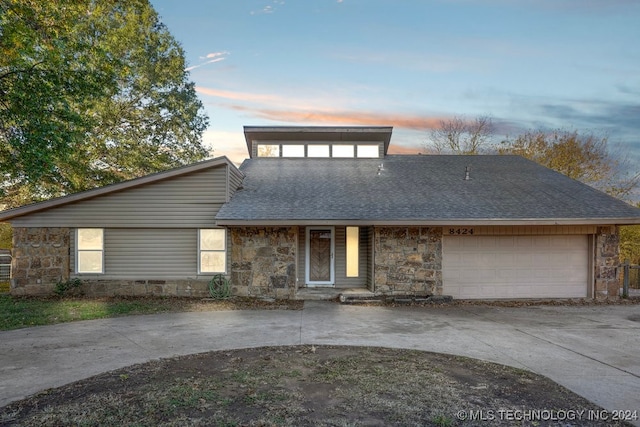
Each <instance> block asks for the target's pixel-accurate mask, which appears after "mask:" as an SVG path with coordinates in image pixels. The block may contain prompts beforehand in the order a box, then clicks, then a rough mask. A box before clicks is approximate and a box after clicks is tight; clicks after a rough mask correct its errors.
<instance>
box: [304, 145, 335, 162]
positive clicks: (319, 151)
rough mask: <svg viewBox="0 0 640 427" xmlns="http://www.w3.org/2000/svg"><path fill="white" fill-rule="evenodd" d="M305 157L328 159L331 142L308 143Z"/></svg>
mask: <svg viewBox="0 0 640 427" xmlns="http://www.w3.org/2000/svg"><path fill="white" fill-rule="evenodd" d="M307 157H308V158H313V159H328V158H330V157H331V144H308V145H307Z"/></svg>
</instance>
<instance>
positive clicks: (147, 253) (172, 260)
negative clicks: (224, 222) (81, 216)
mask: <svg viewBox="0 0 640 427" xmlns="http://www.w3.org/2000/svg"><path fill="white" fill-rule="evenodd" d="M197 233H198V230H196V229H127V228H108V229H105V230H104V274H100V275H93V274H81V275H77V276H78V277H91V278H95V279H141V280H142V279H147V280H149V279H159V280H162V279H188V278H196V277H197V272H198V234H197ZM71 234H72V236H71V237H72V238H71V263H70V265H71V268H72V269H74V270H75V247H76V245H75V232H74V231H72V233H71Z"/></svg>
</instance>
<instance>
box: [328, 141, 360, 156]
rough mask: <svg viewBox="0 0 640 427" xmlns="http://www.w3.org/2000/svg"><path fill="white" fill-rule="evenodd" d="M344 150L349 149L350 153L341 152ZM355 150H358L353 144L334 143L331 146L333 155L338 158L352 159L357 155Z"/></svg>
mask: <svg viewBox="0 0 640 427" xmlns="http://www.w3.org/2000/svg"><path fill="white" fill-rule="evenodd" d="M342 150H349V154H348V155H346V154H344V153H341V151H342ZM355 152H356V150H355V147H354V146H353V144H333V146H332V147H331V157H335V158H336V159H349V158H351V159H352V158H354V157H355Z"/></svg>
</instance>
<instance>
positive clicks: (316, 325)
mask: <svg viewBox="0 0 640 427" xmlns="http://www.w3.org/2000/svg"><path fill="white" fill-rule="evenodd" d="M0 343H1V347H0V406H4V405H6V404H8V403H9V402H11V401H13V400H17V399H21V398H23V397H25V396H27V395H29V394H33V393H36V392H38V391H41V390H44V389H47V388H51V387H58V386H61V385H63V384H67V383H69V382H73V381H77V380H80V379H83V378H87V377H89V376H92V375H95V374H98V373H101V372H105V371H109V370H113V369H117V368H121V367H125V366H129V365H132V364H136V363H143V362H147V361H149V360H153V359H158V358H166V357H172V356H177V355H184V354H191V353H199V352H205V351H211V350H222V349H231V348H245V347H258V346H267V345H268V346H272V345H296V344H334V345H363V346H384V347H399V348H412V349H420V350H427V351H433V352H441V353H451V354H457V355H462V356H469V357H474V358H478V359H484V360H488V361H492V362H497V363H502V364H506V365H510V366H514V367H518V368H523V369H528V370H531V371H533V372H536V373H538V374H542V375H545V376H547V377H549V378H551V379H552V380H554V381H556V382H557V383H559V384H561V385H563V386H565V387H567V388H568V389H570V390H572V391H574V392H575V393H577V394H580V395H582V396H583V397H585V398H587V399H589V400H591V401H592V402H594V403H596V404H598V405H600V406H602V407H604V408H605V409H608V410H610V411H613V410H632V411H633V410H637V411H638V412H639V413H640V305H613V306H581V307H576V306H569V307H557V306H536V307H518V308H504V307H491V306H464V307H460V306H457V307H446V306H433V307H425V308H410V307H400V308H386V307H361V306H349V305H339V304H336V303H331V302H324V301H307V302H305V305H304V309H303V310H301V311H278V310H275V311H227V312H197V313H170V314H158V315H145V316H130V317H120V318H113V319H101V320H90V321H84V322H75V323H66V324H58V325H52V326H43V327H34V328H27V329H20V330H14V331H6V332H0ZM487 409H491V408H487ZM545 409H546V408H545ZM549 409H552V408H549ZM636 424H637V425H640V423H638V421H636Z"/></svg>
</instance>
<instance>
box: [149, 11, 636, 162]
mask: <svg viewBox="0 0 640 427" xmlns="http://www.w3.org/2000/svg"><path fill="white" fill-rule="evenodd" d="M151 3H152V5H153V6H154V8H155V9H156V11H157V12H158V13H159V15H160V17H161V19H162V21H163V22H164V23H165V24H166V25H167V26H168V28H169V30H170V32H171V33H172V34H173V35H174V37H175V38H176V39H177V40H178V41H179V42H180V43H181V44H182V46H183V47H184V49H185V51H186V59H187V63H188V65H189V69H190V76H191V79H192V80H193V81H194V82H195V84H196V87H197V91H198V94H199V97H200V99H201V100H202V102H203V103H204V105H205V108H206V112H207V114H208V115H209V118H210V126H209V129H208V130H207V132H206V133H205V137H204V138H205V142H206V143H207V144H208V145H211V146H212V147H213V148H214V150H215V151H214V155H215V156H220V155H226V156H228V157H229V158H231V159H232V160H233V161H236V162H239V161H241V160H242V159H244V158H245V157H247V153H246V146H245V144H244V136H243V133H242V126H243V125H252V126H254V125H267V126H279V125H381V126H388V125H391V126H393V127H394V134H393V138H392V149H391V150H390V152H396V153H417V152H420V151H422V150H423V145H424V143H425V141H426V139H427V132H428V129H429V128H431V127H433V126H437V124H438V123H439V121H440V120H442V119H445V120H446V119H447V118H450V117H452V116H463V117H467V118H470V119H473V118H475V117H477V116H482V115H488V116H490V117H491V118H492V119H493V122H494V124H495V125H496V127H497V129H498V131H499V132H500V133H502V134H507V133H508V134H510V135H514V134H518V133H521V132H522V131H524V130H526V129H555V128H563V129H568V130H578V131H586V132H597V133H602V134H606V135H608V136H609V138H610V142H611V144H612V145H614V146H616V145H619V146H620V147H621V148H622V149H623V150H626V151H627V152H628V153H629V154H630V155H631V157H633V158H635V159H637V160H638V162H640V24H638V23H639V22H640V1H637V0H201V1H199V0H179V1H178V0H151Z"/></svg>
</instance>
